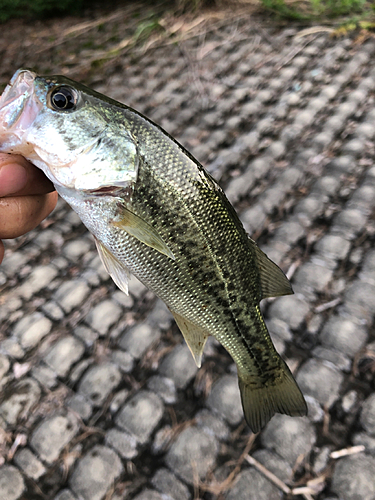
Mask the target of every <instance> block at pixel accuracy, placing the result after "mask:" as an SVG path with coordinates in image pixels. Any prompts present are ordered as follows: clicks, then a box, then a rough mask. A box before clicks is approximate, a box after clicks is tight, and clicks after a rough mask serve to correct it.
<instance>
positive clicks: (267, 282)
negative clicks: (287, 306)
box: [0, 69, 307, 433]
mask: <svg viewBox="0 0 375 500" xmlns="http://www.w3.org/2000/svg"><path fill="white" fill-rule="evenodd" d="M0 151H1V152H5V153H16V154H20V155H22V156H24V157H25V158H26V159H27V160H29V161H30V162H31V163H33V164H34V165H35V166H36V167H38V168H40V169H41V170H42V171H43V172H44V173H45V175H46V176H47V177H48V178H49V179H50V180H51V181H52V182H53V184H54V186H55V188H56V190H57V192H58V193H59V194H60V196H61V197H62V198H63V199H65V200H66V202H67V203H68V204H69V205H70V206H71V207H72V209H73V210H74V211H75V212H76V213H77V214H78V216H79V217H80V218H81V220H82V222H83V224H84V225H85V226H86V227H87V229H88V230H89V231H90V233H92V235H93V237H94V240H95V243H96V247H97V249H98V253H99V256H100V258H101V260H102V262H103V264H104V267H105V268H106V270H107V272H108V273H109V274H110V275H111V277H112V279H113V281H114V282H115V283H116V285H117V286H118V287H119V288H120V289H121V290H122V291H124V292H125V293H128V280H129V276H130V275H131V274H133V275H134V276H136V277H137V278H138V279H139V280H140V281H141V282H142V283H143V284H144V285H145V286H146V287H147V288H149V289H150V290H152V291H153V292H154V293H155V295H156V296H157V297H159V298H160V299H161V300H162V301H164V303H165V304H166V306H167V307H168V309H169V310H170V311H171V313H172V315H173V316H174V319H175V321H176V323H177V325H178V327H179V329H180V330H181V332H182V335H183V337H184V339H185V341H186V344H187V345H188V347H189V349H190V351H191V353H192V355H193V357H194V360H195V362H196V364H197V366H198V367H200V366H201V362H202V354H203V350H204V346H205V344H206V341H207V338H208V337H209V336H210V335H212V336H213V337H215V338H216V339H217V340H218V342H219V343H220V344H221V345H222V346H223V347H224V348H225V349H226V350H227V351H228V353H229V354H230V356H231V357H232V358H233V360H234V362H235V364H236V366H237V374H238V383H239V389H240V394H241V401H242V406H243V411H244V416H245V419H246V422H247V423H248V425H249V427H250V429H251V430H252V431H253V432H254V433H257V432H259V431H260V430H261V429H262V428H263V427H264V426H265V425H266V424H267V422H268V421H269V420H270V419H271V418H272V416H273V415H274V414H275V413H283V414H286V415H290V416H304V415H306V413H307V407H306V402H305V399H304V397H303V395H302V392H301V390H300V389H299V387H298V385H297V383H296V381H295V380H294V378H293V375H292V373H291V371H290V369H289V368H288V366H287V365H286V363H285V362H284V361H283V359H282V358H281V357H280V356H279V354H278V353H277V351H276V349H275V347H274V345H273V343H272V340H271V338H270V335H269V332H268V330H267V326H266V324H265V321H264V318H263V315H262V312H261V309H260V305H259V304H260V301H261V300H262V299H264V298H267V297H277V296H282V295H288V294H291V293H293V291H292V287H291V284H290V282H289V280H288V278H287V277H286V276H285V274H284V273H283V272H282V270H281V269H280V268H279V267H278V266H277V265H276V264H275V263H274V262H272V261H271V260H270V259H269V258H268V257H267V255H266V254H265V253H264V252H262V250H261V249H260V248H259V247H258V245H257V244H256V242H255V241H253V240H252V239H251V238H250V236H249V235H248V234H247V233H246V231H245V229H244V227H243V225H242V223H241V222H240V220H239V218H238V216H237V214H236V212H235V210H234V208H233V207H232V205H231V204H230V203H229V201H228V199H227V198H226V196H225V193H224V191H223V190H222V189H221V187H220V186H219V185H218V183H217V182H216V181H215V180H214V178H213V177H212V176H211V175H210V174H209V173H208V172H207V171H206V170H205V169H204V168H203V166H202V165H201V164H200V163H199V162H198V161H197V160H196V159H195V158H194V157H193V156H192V155H191V154H190V153H189V152H188V151H187V150H186V149H185V148H184V147H183V146H181V145H180V144H179V143H178V142H177V141H176V140H175V139H173V138H172V137H171V136H170V135H169V134H168V133H167V132H165V131H164V130H163V129H162V128H161V127H160V126H158V125H157V124H155V123H153V122H152V121H151V120H149V119H148V118H147V117H145V116H144V115H142V114H141V113H139V112H138V111H136V110H134V109H132V108H130V107H128V106H126V105H125V104H121V103H119V102H117V101H115V100H113V99H111V98H109V97H107V96H104V95H102V94H99V93H98V92H95V91H94V90H91V89H90V88H88V87H86V86H84V85H82V84H80V83H77V82H75V81H73V80H70V79H69V78H66V77H64V76H49V77H43V76H38V75H37V74H36V73H34V72H32V71H29V70H24V69H20V70H18V71H17V72H16V73H15V74H14V76H13V78H12V79H11V81H10V83H9V84H8V86H7V87H6V88H5V90H4V92H3V94H2V96H1V99H0Z"/></svg>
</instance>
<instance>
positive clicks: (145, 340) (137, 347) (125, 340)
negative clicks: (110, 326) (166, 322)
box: [119, 323, 160, 359]
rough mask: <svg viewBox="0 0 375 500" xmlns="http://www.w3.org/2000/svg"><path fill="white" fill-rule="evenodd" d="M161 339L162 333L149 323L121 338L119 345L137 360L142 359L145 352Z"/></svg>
mask: <svg viewBox="0 0 375 500" xmlns="http://www.w3.org/2000/svg"><path fill="white" fill-rule="evenodd" d="M159 338H160V331H159V330H158V329H157V328H155V327H152V326H150V325H149V324H147V323H140V324H138V325H136V326H134V327H133V328H131V329H130V330H129V331H127V332H125V333H124V335H123V336H122V337H121V340H120V342H119V345H120V347H121V348H122V349H125V351H128V353H129V354H131V355H132V356H133V358H135V359H139V358H141V357H142V355H143V354H144V352H145V351H146V350H147V349H148V348H149V347H150V346H151V345H152V344H153V343H154V342H157V341H158V340H159Z"/></svg>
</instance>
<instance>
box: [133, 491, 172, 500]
mask: <svg viewBox="0 0 375 500" xmlns="http://www.w3.org/2000/svg"><path fill="white" fill-rule="evenodd" d="M133 500H164V496H162V495H160V493H158V492H157V491H155V490H149V489H146V490H144V491H142V492H141V493H140V494H139V495H137V496H136V497H134V498H133Z"/></svg>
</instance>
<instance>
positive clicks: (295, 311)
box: [269, 294, 310, 330]
mask: <svg viewBox="0 0 375 500" xmlns="http://www.w3.org/2000/svg"><path fill="white" fill-rule="evenodd" d="M309 311H310V306H309V304H308V303H307V302H306V300H304V299H303V298H302V297H301V296H298V295H297V294H295V295H288V296H286V297H280V298H278V299H277V300H275V302H273V303H272V304H271V306H270V311H269V316H270V317H272V318H275V317H276V318H279V319H282V320H283V321H285V323H287V324H288V325H289V326H290V328H292V330H296V329H297V328H298V327H299V326H300V325H301V323H302V322H303V321H304V319H305V316H306V314H307V313H308V312H309Z"/></svg>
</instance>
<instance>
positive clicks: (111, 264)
mask: <svg viewBox="0 0 375 500" xmlns="http://www.w3.org/2000/svg"><path fill="white" fill-rule="evenodd" d="M94 239H95V243H96V248H97V249H98V254H99V257H100V260H101V261H102V262H103V265H104V267H105V270H106V271H107V273H108V274H109V275H110V276H111V278H112V279H113V281H114V282H115V283H116V285H117V286H118V287H119V289H120V290H122V291H123V292H125V293H126V295H129V291H128V281H129V276H130V272H129V270H128V269H127V268H126V267H125V266H124V265H123V264H121V262H120V261H119V260H117V259H116V257H115V256H114V255H112V254H111V252H110V251H109V250H107V248H106V247H105V246H104V245H103V244H102V243H100V241H99V240H98V239H97V238H95V236H94Z"/></svg>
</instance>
